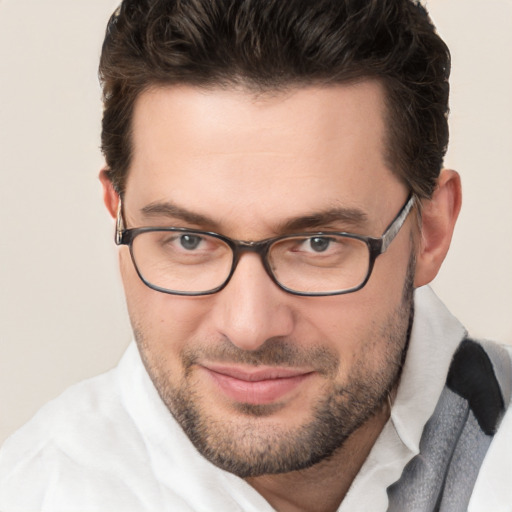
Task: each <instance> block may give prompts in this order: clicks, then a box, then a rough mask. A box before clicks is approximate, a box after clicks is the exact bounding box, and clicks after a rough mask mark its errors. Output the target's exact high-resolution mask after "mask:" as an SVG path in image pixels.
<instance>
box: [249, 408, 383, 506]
mask: <svg viewBox="0 0 512 512" xmlns="http://www.w3.org/2000/svg"><path fill="white" fill-rule="evenodd" d="M389 415H390V408H389V405H388V402H387V401H386V403H385V404H383V406H382V408H381V410H380V411H379V412H378V413H376V414H375V415H374V416H372V417H371V418H370V419H369V420H368V421H367V422H366V423H364V424H363V425H362V426H361V427H360V428H359V429H358V430H356V431H355V432H354V433H352V435H351V436H350V437H349V438H348V439H347V440H346V441H345V443H344V444H343V445H342V446H341V447H340V448H338V450H337V451H336V452H335V453H334V454H333V455H332V456H331V457H329V458H328V459H327V460H324V461H322V462H320V463H318V464H315V465H314V466H312V467H311V468H308V469H304V470H300V471H293V472H291V473H283V474H278V475H262V476H258V477H251V478H248V479H247V482H248V483H249V484H250V485H251V486H252V487H254V489H256V490H257V491H258V492H259V493H260V494H261V495H262V496H263V497H264V498H265V499H266V500H267V501H268V502H269V503H270V505H272V507H273V508H274V509H275V510H277V511H278V512H303V511H304V510H307V511H308V512H335V511H336V510H337V509H338V507H339V506H340V504H341V502H342V501H343V498H344V497H345V495H346V493H347V492H348V490H349V488H350V485H351V484H352V482H353V481H354V479H355V477H356V475H357V473H358V472H359V470H360V469H361V466H362V465H363V463H364V461H365V460H366V458H367V457H368V454H369V453H370V450H371V448H372V447H373V445H374V444H375V441H376V440H377V437H378V436H379V434H380V433H381V431H382V429H383V428H384V425H385V424H386V421H387V420H388V418H389Z"/></svg>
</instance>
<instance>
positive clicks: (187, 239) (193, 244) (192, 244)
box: [180, 234, 202, 251]
mask: <svg viewBox="0 0 512 512" xmlns="http://www.w3.org/2000/svg"><path fill="white" fill-rule="evenodd" d="M201 240H202V237H200V236H197V235H190V234H187V235H181V236H180V244H181V246H182V247H183V248H184V249H186V250H187V251H193V250H194V249H197V247H198V246H199V244H200V243H201Z"/></svg>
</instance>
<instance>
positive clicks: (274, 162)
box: [0, 0, 512, 512]
mask: <svg viewBox="0 0 512 512" xmlns="http://www.w3.org/2000/svg"><path fill="white" fill-rule="evenodd" d="M448 75H449V53H448V50H447V48H446V46H445V45H444V43H443V42H442V41H441V39H440V38H439V36H438V35H437V34H436V32H435V29H434V27H433V26H432V24H431V22H430V20H429V18H428V15H427V14H426V12H425V10H424V8H422V7H421V6H420V5H419V4H417V3H416V2H413V1H411V0H379V1H372V0H368V1H366V2H355V1H352V0H325V1H323V0H322V1H318V0H316V1H314V2H313V1H311V2H306V1H299V0H289V1H287V2H282V1H278V0H266V1H263V0H182V1H171V0H125V1H124V2H123V3H122V5H121V6H120V8H119V9H118V10H117V11H116V13H115V14H114V15H113V17H112V19H111V21H110V23H109V26H108V29H107V34H106V39H105V43H104V47H103V53H102V58H101V64H100V77H101V80H102V84H103V88H104V103H105V105H104V106H105V110H104V117H103V132H102V147H103V151H104V154H105V157H106V167H105V169H104V170H103V171H102V172H101V174H100V180H101V182H102V185H103V188H104V199H105V204H106V206H107V209H108V210H109V212H110V214H111V215H112V217H113V218H114V219H116V243H117V244H118V245H119V246H120V251H119V258H120V267H121V274H122V278H123V283H124V287H125V292H126V298H127V304H128V310H129V313H130V318H131V322H132V327H133V331H134V337H135V343H134V344H132V346H130V348H129V349H128V351H127V353H126V354H125V356H124V357H123V359H122V361H121V362H120V364H119V366H118V367H117V368H116V369H115V370H113V371H112V372H109V373H108V374H105V375H103V376H100V377H97V378H95V379H92V380H90V381H87V382H85V383H82V384H80V385H78V386H75V387H74V388H72V389H71V390H69V391H68V392H66V393H65V394H64V395H62V396H61V397H60V398H59V399H57V400H56V401H54V402H52V403H51V404H49V405H48V406H47V407H46V408H44V409H43V410H42V411H41V412H40V413H39V414H38V415H37V416H36V417H35V418H34V419H33V420H32V421H31V422H30V423H29V424H28V425H26V426H25V427H23V428H22V429H21V430H20V431H19V432H18V433H16V434H15V435H14V436H13V437H12V438H11V439H10V440H9V441H8V442H7V443H6V444H5V446H4V448H3V451H2V453H1V455H0V510H5V511H11V510H87V511H91V510H95V511H102V510H119V511H124V510H177V511H198V510H202V511H218V510H222V511H231V510H233V511H234V510H237V511H238V510H244V511H270V510H278V511H298V510H304V511H334V510H341V511H357V510H368V511H372V512H373V511H379V510H395V511H399V510H404V511H410V510H421V511H434V510H446V511H450V512H453V511H459V510H461V511H462V510H467V509H469V510H481V511H484V510H485V511H489V510H493V511H495V510H496V511H497V510H509V509H510V503H511V498H512V491H511V489H510V487H511V486H510V485H508V482H507V480H506V478H507V477H506V475H507V473H506V472H507V470H509V469H510V465H511V462H510V460H511V459H510V455H511V447H510V443H509V442H508V441H507V435H509V434H508V433H509V429H510V422H511V421H512V419H511V417H510V413H508V412H507V411H508V404H509V401H510V394H511V393H510V391H511V372H510V356H509V353H508V351H507V350H505V349H504V348H502V347H499V346H497V345H493V344H490V343H477V342H475V341H472V340H470V339H468V338H467V335H466V332H465V330H464V328H463V327H462V326H461V325H460V324H459V322H458V321H457V320H456V319H455V318H454V317H452V316H451V315H450V314H449V312H448V311H446V309H445V308H444V306H443V305H442V304H441V303H440V302H439V301H438V299H437V298H436V297H435V296H434V295H433V293H432V292H431V291H430V289H429V288H428V287H427V286H426V285H427V284H428V283H429V282H430V281H432V279H433V278H434V277H435V275H436V274H437V272H438V270H439V268H440V266H441V264H442V262H443V259H444V257H445V255H446V253H447V251H448V248H449V245H450V240H451V235H452V232H453V229H454V225H455V222H456V219H457V215H458V212H459V209H460V203H461V192H460V179H459V176H458V175H457V173H455V172H454V171H449V170H442V171H441V167H442V161H443V156H444V153H445V150H446V144H447V138H448V130H447V120H446V114H447V110H448V107H447V102H448ZM508 474H510V473H508Z"/></svg>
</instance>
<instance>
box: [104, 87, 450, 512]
mask: <svg viewBox="0 0 512 512" xmlns="http://www.w3.org/2000/svg"><path fill="white" fill-rule="evenodd" d="M384 105H385V101H384V96H383V91H382V88H381V87H380V85H379V84H378V83H377V82H374V81H367V82H361V83H359V84H356V85H341V86H335V87H330V88H325V87H308V88H302V89H292V90H290V91H287V92H279V93H274V94H272V95H270V94H269V95H260V96H255V95H254V94H251V93H249V92H247V91H244V90H235V89H230V90H225V89H224V90H221V89H210V90H202V89H198V88H194V87H187V86H183V87H172V88H165V87H161V88H155V89H152V90H149V91H146V92H144V93H143V94H142V95H141V96H140V97H139V99H138V101H137V103H136V108H135V113H134V120H133V144H134V148H133V160H132V163H131V167H130V171H129V176H128V179H127V187H126V194H125V197H124V198H123V211H124V219H125V223H126V227H130V228H131V227H139V226H181V227H190V228H196V229H203V230H212V231H216V232H218V233H222V234H224V235H227V236H229V237H232V238H235V239H240V240H260V239H264V238H267V237H271V236H276V235H277V234H280V233H282V232H283V226H284V225H285V224H286V223H290V221H294V222H295V223H297V219H300V218H303V217H304V216H308V215H311V214H316V213H318V212H325V210H326V209H332V208H345V209H352V210H354V209H356V210H358V211H359V212H361V213H362V214H364V215H363V217H364V218H363V219H358V220H355V221H351V222H348V221H342V220H332V219H330V220H329V221H328V222H327V223H326V224H325V225H324V224H320V225H316V226H314V231H320V230H322V229H333V230H345V231H351V232H356V233H360V234H364V235H371V236H381V235H382V233H383V232H384V230H385V228H386V227H387V225H388V224H389V223H390V222H391V220H392V219H393V218H394V217H395V215H396V214H397V212H398V211H399V209H400V207H401V206H402V205H403V204H404V202H405V200H406V198H407V196H408V190H407V189H406V187H405V186H404V184H403V183H401V182H400V181H399V179H398V178H397V177H396V176H395V175H394V174H393V173H392V171H391V170H390V169H389V168H388V167H387V165H386V163H385V159H384V144H385V133H386V127H385V121H384V113H385V108H384ZM100 178H101V181H102V183H103V186H104V191H105V203H106V205H107V208H108V209H109V211H110V212H111V214H112V215H113V216H115V214H116V211H117V204H118V197H117V195H116V194H115V192H114V191H113V189H112V187H111V184H110V182H109V180H108V177H107V175H106V173H105V172H103V173H102V174H101V175H100ZM169 201H170V202H172V203H173V204H174V205H175V206H178V207H179V208H180V209H186V210H187V212H188V214H187V215H182V214H181V213H180V214H179V215H178V214H177V215H174V214H173V215H163V214H161V213H159V214H151V215H148V214H144V213H143V212H142V209H143V208H144V207H147V206H148V205H155V204H157V203H158V204H161V203H164V202H169ZM459 207H460V182H459V178H458V175H457V174H456V173H455V172H453V171H443V173H442V174H441V176H440V178H439V186H438V189H437V190H436V192H435V194H434V196H433V198H432V199H431V200H429V201H424V202H423V204H422V211H423V220H422V228H421V232H419V229H418V226H417V224H416V223H415V220H414V219H415V216H414V215H410V216H409V218H408V219H407V221H406V223H405V224H404V226H403V228H402V230H401V231H400V233H399V234H398V235H397V237H396V239H395V240H394V241H393V243H392V244H391V246H390V247H389V249H388V250H387V252H386V253H385V254H383V255H381V256H380V257H379V258H378V259H377V261H376V264H375V267H374V270H373V274H372V276H371V278H370V280H369V282H368V283H367V285H366V286H365V287H364V288H363V289H362V290H360V291H358V292H356V293H352V294H348V295H339V296H332V297H321V298H315V297H299V296H294V295H291V294H288V293H286V292H284V291H283V290H281V289H279V288H278V287H277V286H276V285H275V284H274V283H273V282H272V281H271V280H270V278H269V277H268V275H267V274H266V273H265V271H264V269H263V267H262V265H261V261H260V260H259V257H258V256H257V255H255V254H251V253H249V254H245V255H243V256H242V258H241V260H240V263H239V265H238V267H237V270H236V272H235V274H234V275H233V277H232V279H231V281H230V282H229V284H228V285H227V286H226V287H225V288H224V289H223V290H222V291H220V292H219V293H217V294H214V295H210V296H202V297H180V296H174V295H168V294H163V293H159V292H156V291H153V290H151V289H149V288H148V287H146V286H145V285H144V284H143V283H142V282H141V280H140V279H139V278H138V276H137V275H136V273H135V270H134V267H133V263H132V261H131V258H130V255H129V252H128V250H127V248H126V247H121V249H120V254H119V257H120V266H121V273H122V278H123V283H124V287H125V292H126V297H127V304H128V309H129V313H130V318H131V322H132V326H133V329H134V332H135V336H136V340H137V342H138V345H139V349H140V351H141V354H142V357H143V360H144V363H145V365H146V368H147V369H148V372H149V374H150V376H151V377H152V379H153V381H154V383H155V386H156V387H157V389H158V390H159V392H160V395H161V396H162V398H163V400H164V401H165V403H166V404H167V406H168V407H169V409H170V410H171V412H173V413H174V414H175V416H176V417H177V418H178V421H182V422H186V421H187V420H190V421H193V422H196V423H199V424H201V425H202V428H203V430H206V435H205V438H206V441H205V440H204V439H203V444H201V441H198V440H197V439H196V440H194V439H193V441H194V442H195V443H196V446H197V447H198V449H200V451H201V452H202V453H203V454H204V455H205V456H207V457H209V458H210V459H211V460H212V461H213V462H214V463H216V464H218V465H221V466H222V464H223V462H222V461H221V460H220V458H219V456H218V454H219V453H221V454H222V453H227V452H235V453H236V454H237V456H238V455H239V459H245V461H246V463H247V461H249V462H251V461H254V460H263V463H262V464H260V468H259V469H258V470H255V471H254V472H253V474H250V473H249V472H247V468H245V469H244V470H240V472H239V474H240V476H242V477H245V478H246V479H247V481H248V482H249V483H250V484H251V485H252V486H253V487H254V488H255V489H256V490H257V491H258V492H260V493H261V494H262V495H263V496H264V497H265V498H266V499H267V500H268V501H269V502H270V504H271V505H272V506H273V507H274V508H276V509H277V510H280V511H294V510H304V509H307V510H312V511H313V510H319V511H320V510H322V511H329V510H336V508H337V507H338V506H339V504H340V503H341V501H342V499H343V497H344V495H345V493H346V491H347V490H348V488H349V486H350V483H351V482H352V480H353V478H354V477H355V475H356V474H357V472H358V470H359V469H360V467H361V465H362V463H363V462H364V460H365V458H366V456H367V455H368V453H369V450H370V449H371V446H372V445H373V443H374V442H375V440H376V438H377V437H378V435H379V433H380V431H381V430H382V428H383V426H384V424H385V422H386V421H387V419H388V417H389V408H388V407H387V401H386V396H387V394H388V391H389V392H390V393H392V392H393V390H394V389H395V385H396V381H397V378H398V375H399V367H400V363H401V358H402V355H403V351H404V350H405V347H406V342H407V329H408V327H409V313H410V307H411V306H410V297H408V294H407V277H408V272H409V278H410V280H411V284H412V283H413V284H414V286H421V285H423V284H426V283H428V282H430V281H431V280H432V279H433V277H434V276H435V275H436V273H437V271H438V269H439V267H440V265H441V263H442V260H443V259H444V256H445V254H446V251H447V250H448V246H449V243H450V238H451V234H452V231H453V227H454V223H455V220H456V217H457V214H458V211H459ZM180 211H181V210H180ZM304 230H308V226H304V228H303V229H301V230H300V231H304ZM412 261H415V262H416V265H415V266H414V267H412V266H411V262H412ZM283 358H287V362H286V364H285V363H283V362H282V361H281V359H283ZM219 361H220V362H221V363H222V364H224V365H228V366H230V367H231V368H236V370H237V371H241V372H243V373H244V372H245V373H244V375H247V374H251V372H254V371H257V369H261V368H263V369H265V370H268V368H273V367H274V366H277V367H278V368H281V369H282V368H283V367H286V368H289V367H291V368H293V370H294V371H297V372H299V373H300V375H301V377H300V379H298V380H299V382H298V383H296V384H293V385H292V386H291V387H290V388H289V389H288V390H287V391H286V392H284V393H278V395H277V396H276V397H275V398H274V399H271V400H267V398H268V396H267V395H265V396H263V395H262V393H261V389H260V388H258V385H257V384H254V385H253V384H250V383H249V384H247V383H246V382H245V383H242V384H243V386H245V387H244V389H245V391H244V392H243V393H242V395H240V393H238V392H235V395H234V396H233V394H230V393H229V392H226V390H225V388H223V387H222V385H220V386H219V381H218V379H216V377H215V375H213V374H212V372H211V371H210V368H211V366H212V365H215V364H220V363H219ZM267 377H268V379H267V380H270V381H272V376H270V377H269V376H268V375H267ZM372 379H373V380H372ZM232 381H233V379H231V380H230V381H229V382H230V384H229V385H228V388H229V389H232V385H233V382H232ZM368 381H371V384H370V385H369V387H370V388H372V389H370V391H369V392H368V393H366V395H364V394H363V391H362V387H363V383H365V382H368ZM253 388H254V389H253ZM344 390H345V391H347V390H348V391H350V393H353V394H354V393H355V395H356V396H358V397H359V395H358V393H360V394H361V396H360V397H359V398H361V401H362V402H365V403H366V406H365V407H363V409H364V410H363V411H362V412H358V411H356V410H355V408H354V404H353V403H352V402H350V398H349V395H350V393H349V394H348V395H347V393H346V392H344ZM237 393H238V394H237ZM363 395H364V396H363ZM262 396H263V398H265V397H266V398H265V400H263V402H264V403H261V402H262ZM332 396H338V402H339V404H338V405H339V407H337V410H338V412H339V411H341V412H340V418H338V419H337V422H338V423H340V422H341V423H342V424H343V428H345V432H344V433H343V435H341V436H340V439H339V443H338V444H339V446H336V447H334V448H333V447H331V448H330V451H329V454H327V456H324V458H323V460H321V461H309V462H305V461H303V465H302V466H300V467H301V469H300V470H299V469H298V468H299V466H297V467H296V468H295V469H293V468H289V469H288V470H283V468H281V470H278V469H277V468H273V470H271V471H268V472H264V471H262V469H261V468H262V467H264V462H265V458H266V459H272V458H273V457H274V455H275V457H278V454H279V452H280V450H281V448H282V450H281V451H282V452H283V453H286V450H287V449H292V450H295V452H297V451H299V447H301V451H302V452H304V453H306V454H307V452H308V451H309V446H305V447H304V446H303V445H304V439H307V437H306V438H304V437H301V433H302V432H303V431H307V430H308V429H309V430H311V428H313V427H311V425H312V423H313V417H314V413H315V411H316V410H317V409H318V408H320V407H322V406H323V405H324V404H325V403H326V401H328V399H329V397H332ZM180 400H182V401H183V403H186V404H188V405H189V406H190V409H191V410H193V411H195V414H196V416H194V417H192V418H187V417H186V416H183V415H184V414H185V412H184V411H183V410H181V409H187V407H181V405H183V404H181V405H180ZM316 428H317V429H318V428H319V427H318V425H317V426H316ZM327 434H329V433H327ZM313 437H318V431H315V432H314V436H313ZM326 437H327V438H328V437H329V435H327V436H326ZM290 440H291V441H290ZM293 440H296V441H297V442H296V443H295V444H293ZM268 445H270V446H271V448H270V449H269V448H268ZM212 452H216V453H217V456H215V455H212ZM304 453H302V454H300V453H299V454H298V455H297V457H298V458H299V459H300V458H301V457H302V458H304V456H305V455H304ZM282 458H283V459H284V461H286V457H284V456H283V457H282ZM249 465H250V464H249ZM246 466H247V464H246ZM231 467H235V466H227V467H226V468H227V469H228V470H233V469H230V468H231ZM233 471H234V470H233ZM234 472H236V471H234Z"/></svg>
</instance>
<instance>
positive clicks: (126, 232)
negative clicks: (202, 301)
mask: <svg viewBox="0 0 512 512" xmlns="http://www.w3.org/2000/svg"><path fill="white" fill-rule="evenodd" d="M414 203H415V197H414V196H413V195H412V194H411V195H409V197H408V198H407V201H406V202H405V204H404V205H403V206H402V208H401V209H400V211H399V212H398V214H397V216H396V217H395V218H394V219H393V220H392V221H391V223H390V224H389V226H388V227H387V228H386V230H385V231H384V233H383V235H382V236H381V237H379V238H376V237H371V236H364V235H356V234H353V233H346V232H343V231H319V232H313V233H311V232H310V233H293V234H289V235H282V236H277V237H273V238H266V239H265V240H259V241H255V242H248V241H245V240H233V239H232V238H229V237H227V236H224V235H221V234H219V233H214V232H212V231H201V230H199V229H188V228H175V227H141V228H131V229H124V222H123V215H122V205H121V200H119V207H118V212H117V222H116V235H115V242H116V245H127V246H128V247H129V248H130V255H131V258H132V262H133V265H134V267H135V270H136V272H137V274H138V276H139V278H140V279H141V281H142V282H143V283H144V284H145V285H146V286H148V287H149V288H151V289H153V290H156V291H158V292H162V293H167V294H171V295H185V296H200V295H212V294H214V293H217V292H219V291H221V290H222V289H223V288H224V287H225V286H226V285H227V284H228V283H229V281H230V279H231V277H232V276H233V274H234V272H235V270H236V267H237V265H238V262H239V261H240V257H241V256H242V254H244V253H246V252H254V253H256V254H258V255H259V256H260V258H261V262H262V264H263V267H264V269H265V271H266V272H267V274H268V275H269V277H270V278H271V279H272V281H273V282H274V283H275V284H276V285H277V286H278V287H279V288H281V289H282V290H284V291H285V292H288V293H291V294H293V295H300V296H303V297H317V296H318V297H326V296H331V295H344V294H346V293H353V292H356V291H357V290H360V289H361V288H363V287H364V286H365V285H366V283H367V282H368V280H369V279H370V276H371V273H372V271H373V267H374V264H375V260H376V259H377V257H378V256H380V255H381V254H383V253H384V252H385V251H386V250H387V248H388V247H389V245H390V244H391V242H392V241H393V240H394V239H395V237H396V235H397V234H398V232H399V231H400V229H401V228H402V226H403V224H404V222H405V220H406V218H407V216H408V215H409V212H410V211H411V209H412V208H413V206H414ZM158 231H166V232H175V233H187V234H188V233H190V234H194V235H195V234H197V235H208V236H211V237H213V238H217V239H219V240H222V241H223V242H224V243H225V244H226V245H228V246H229V247H230V248H231V250H232V252H233V262H232V264H231V270H230V272H229V274H228V276H227V278H226V279H225V281H224V282H223V283H222V284H221V285H219V286H217V287H216V288H213V289H211V290H207V291H201V292H183V291H175V290H169V289H167V288H161V287H159V286H157V285H154V284H153V283H150V282H149V281H147V280H146V279H145V277H144V276H143V275H142V273H141V272H140V270H139V268H138V266H137V262H136V260H135V257H134V255H133V240H134V239H135V238H136V237H137V235H139V234H141V233H147V232H158ZM329 235H336V236H343V237H346V238H353V239H356V240H360V241H362V242H364V243H365V244H366V245H367V247H368V250H369V252H370V258H369V260H368V270H367V272H366V277H365V279H364V280H363V281H362V283H361V284H359V285H357V286H354V287H352V288H349V289H347V290H336V291H333V292H300V291H296V290H293V289H291V288H288V287H286V286H284V285H283V284H281V283H280V282H279V281H278V280H277V278H276V277H275V275H274V273H273V272H272V268H271V267H270V264H269V262H268V257H267V256H268V252H269V250H270V248H271V247H272V245H273V244H274V243H276V242H279V241H281V240H286V239H288V238H295V237H323V236H329Z"/></svg>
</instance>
